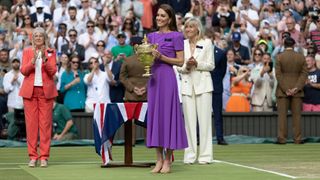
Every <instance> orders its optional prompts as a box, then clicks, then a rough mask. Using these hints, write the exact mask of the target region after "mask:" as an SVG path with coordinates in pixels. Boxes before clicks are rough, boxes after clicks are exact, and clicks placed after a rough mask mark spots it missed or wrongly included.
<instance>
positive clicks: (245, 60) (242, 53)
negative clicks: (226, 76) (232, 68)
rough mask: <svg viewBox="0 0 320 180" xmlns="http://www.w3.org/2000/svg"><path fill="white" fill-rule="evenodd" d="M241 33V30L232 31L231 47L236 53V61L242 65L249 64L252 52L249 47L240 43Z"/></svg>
mask: <svg viewBox="0 0 320 180" xmlns="http://www.w3.org/2000/svg"><path fill="white" fill-rule="evenodd" d="M240 40H241V34H240V33H239V32H233V33H232V44H231V47H230V49H232V50H234V51H235V53H236V56H235V62H236V63H237V64H240V65H247V64H249V63H250V62H251V61H250V54H249V49H248V47H245V46H243V45H242V44H240Z"/></svg>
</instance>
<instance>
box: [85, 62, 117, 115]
mask: <svg viewBox="0 0 320 180" xmlns="http://www.w3.org/2000/svg"><path fill="white" fill-rule="evenodd" d="M89 69H90V71H91V72H90V73H88V74H86V75H85V76H84V83H85V84H86V85H87V86H88V90H87V99H86V108H85V111H86V112H93V104H94V103H110V87H109V83H110V81H111V80H113V75H112V72H111V71H110V70H109V68H106V69H105V70H106V72H104V71H101V70H100V69H99V61H98V59H96V58H95V57H91V58H90V59H89Z"/></svg>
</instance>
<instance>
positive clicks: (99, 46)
mask: <svg viewBox="0 0 320 180" xmlns="http://www.w3.org/2000/svg"><path fill="white" fill-rule="evenodd" d="M105 47H106V44H105V43H104V41H102V40H99V41H98V42H97V45H96V51H97V53H98V56H97V57H96V58H97V59H98V61H99V64H104V62H103V59H102V58H103V56H104V54H105ZM111 56H112V55H111Z"/></svg>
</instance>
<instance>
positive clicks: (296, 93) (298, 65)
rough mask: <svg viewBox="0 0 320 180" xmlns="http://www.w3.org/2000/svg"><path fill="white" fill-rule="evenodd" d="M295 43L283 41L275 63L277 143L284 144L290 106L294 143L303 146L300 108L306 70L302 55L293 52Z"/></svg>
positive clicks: (290, 40)
mask: <svg viewBox="0 0 320 180" xmlns="http://www.w3.org/2000/svg"><path fill="white" fill-rule="evenodd" d="M294 44H295V41H294V39H292V38H291V37H287V38H286V39H285V40H284V47H285V50H284V52H282V53H280V54H279V55H278V57H277V62H276V78H277V80H278V85H277V89H276V96H277V104H278V141H277V144H285V143H286V139H287V113H288V108H289V106H290V109H291V112H292V121H293V133H294V137H293V140H294V143H295V144H303V140H302V135H301V127H300V126H301V125H300V121H301V108H302V98H303V96H304V92H303V87H304V85H305V83H306V80H307V76H308V70H307V64H306V61H305V57H304V56H303V54H300V53H297V52H295V51H294V50H293V48H294Z"/></svg>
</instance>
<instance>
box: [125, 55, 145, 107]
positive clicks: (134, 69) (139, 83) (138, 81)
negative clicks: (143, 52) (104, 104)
mask: <svg viewBox="0 0 320 180" xmlns="http://www.w3.org/2000/svg"><path fill="white" fill-rule="evenodd" d="M144 73H145V70H144V66H143V65H142V64H141V63H140V62H139V60H138V59H137V56H136V55H133V56H130V57H128V58H126V59H125V61H124V62H123V64H122V67H121V72H120V81H121V82H122V84H123V85H124V87H125V94H124V97H125V98H124V99H125V101H147V93H145V94H144V95H143V96H137V94H135V93H134V92H133V88H134V87H139V88H141V87H147V82H148V78H146V77H142V74H144Z"/></svg>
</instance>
